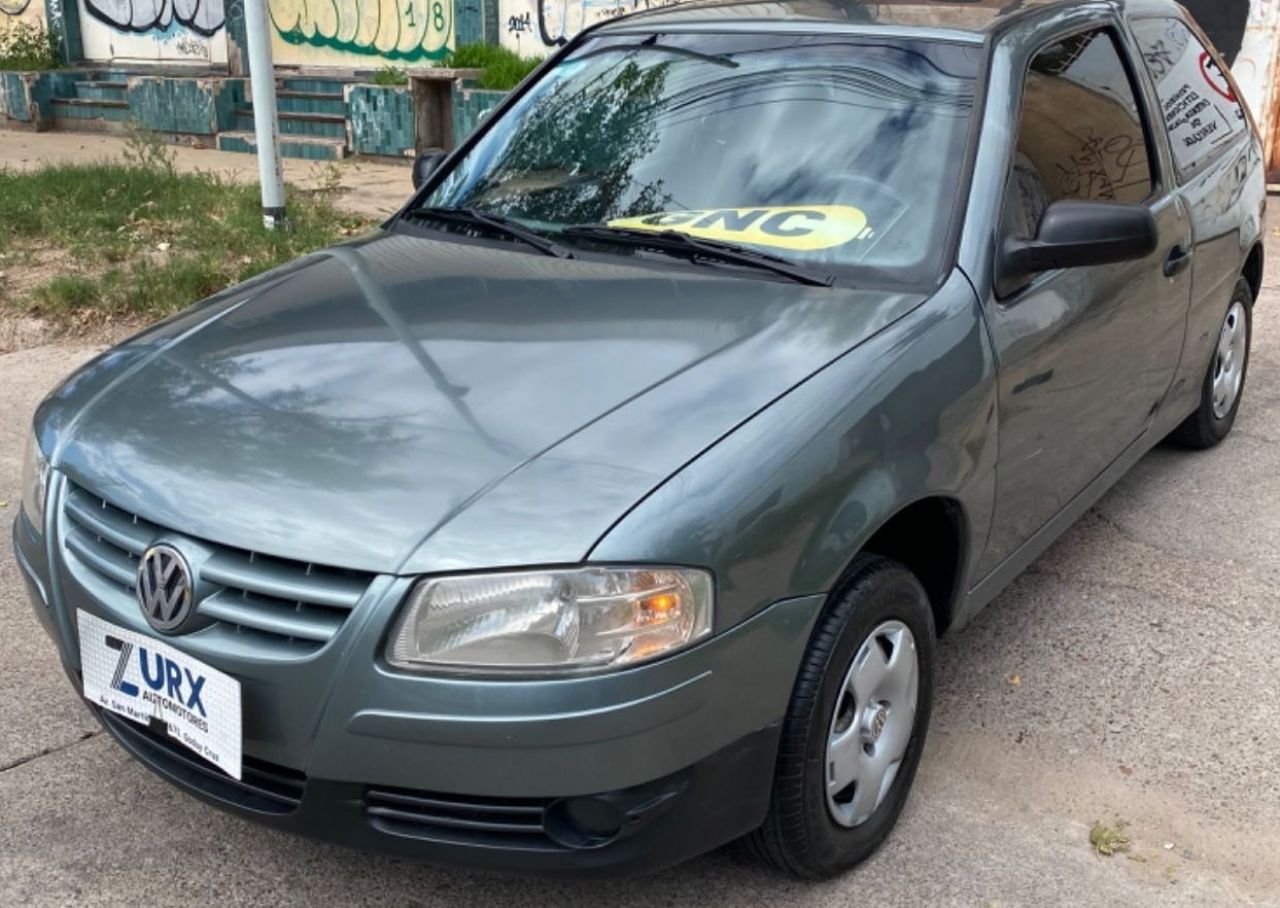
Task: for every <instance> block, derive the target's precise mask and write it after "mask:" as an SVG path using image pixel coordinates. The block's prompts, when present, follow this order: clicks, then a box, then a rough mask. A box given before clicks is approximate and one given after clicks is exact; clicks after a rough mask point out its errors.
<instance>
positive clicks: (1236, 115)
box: [1133, 19, 1249, 175]
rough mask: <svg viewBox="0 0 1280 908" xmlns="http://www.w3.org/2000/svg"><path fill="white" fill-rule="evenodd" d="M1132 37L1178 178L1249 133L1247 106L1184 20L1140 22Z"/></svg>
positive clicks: (1134, 28)
mask: <svg viewBox="0 0 1280 908" xmlns="http://www.w3.org/2000/svg"><path fill="white" fill-rule="evenodd" d="M1133 33H1134V35H1135V36H1136V37H1137V39H1138V47H1139V48H1140V49H1141V51H1142V58H1143V60H1144V61H1146V65H1147V69H1149V70H1150V71H1151V77H1152V79H1153V80H1154V81H1155V83H1156V94H1157V95H1158V96H1159V98H1160V107H1161V112H1162V114H1163V116H1164V125H1165V129H1167V130H1168V131H1169V142H1170V144H1172V146H1173V160H1174V163H1175V164H1177V166H1178V172H1179V173H1181V174H1184V175H1185V174H1187V173H1189V172H1191V171H1193V170H1195V169H1196V168H1197V167H1199V166H1200V165H1201V164H1203V163H1204V162H1205V161H1206V160H1207V159H1208V158H1209V157H1210V156H1211V155H1212V154H1213V153H1214V151H1216V150H1217V149H1218V147H1219V146H1221V145H1224V144H1226V143H1228V142H1230V141H1231V140H1232V139H1233V138H1234V137H1235V136H1238V135H1239V134H1240V133H1242V132H1244V131H1245V130H1246V129H1248V123H1249V120H1248V117H1247V116H1246V114H1245V111H1244V105H1243V104H1241V103H1240V99H1239V98H1238V97H1236V91H1235V88H1234V87H1233V86H1232V84H1231V80H1230V79H1228V78H1227V75H1226V73H1224V72H1223V71H1222V70H1221V69H1220V68H1219V67H1218V63H1217V60H1215V59H1214V56H1213V54H1211V53H1209V50H1208V48H1206V47H1205V46H1204V45H1203V44H1201V43H1200V39H1199V38H1197V37H1196V36H1195V33H1194V32H1192V31H1191V29H1189V28H1187V25H1186V23H1184V22H1183V21H1182V20H1180V19H1139V20H1138V21H1136V22H1134V23H1133Z"/></svg>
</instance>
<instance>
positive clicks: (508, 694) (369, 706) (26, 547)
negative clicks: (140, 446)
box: [14, 476, 821, 875]
mask: <svg viewBox="0 0 1280 908" xmlns="http://www.w3.org/2000/svg"><path fill="white" fill-rule="evenodd" d="M66 485H67V484H66V482H65V480H64V479H62V478H61V477H57V476H55V479H54V481H53V483H52V484H51V487H50V498H51V502H50V505H49V518H48V526H47V527H46V528H45V529H46V532H45V533H44V534H39V533H37V532H36V531H35V530H34V528H31V527H29V525H27V526H24V525H23V523H24V521H23V518H22V517H21V516H20V517H19V521H18V523H17V524H15V526H14V545H15V549H16V550H17V554H18V562H19V565H20V566H21V568H22V572H23V574H24V577H25V578H26V579H27V581H28V586H29V588H30V591H31V594H32V596H31V598H32V605H33V608H34V609H35V610H36V613H37V615H38V617H39V618H40V620H41V623H42V624H43V625H44V626H45V628H46V630H47V631H48V632H49V633H50V635H51V637H52V638H53V639H54V640H55V642H56V643H57V645H58V649H59V652H60V655H61V657H62V661H63V665H64V668H65V669H66V671H67V673H68V675H69V676H70V677H71V679H72V682H73V684H75V685H76V686H77V690H78V689H79V685H80V682H79V643H78V639H77V637H76V618H75V616H76V610H77V609H83V610H85V611H87V612H90V613H92V614H95V615H98V616H99V617H101V618H103V619H105V620H107V621H110V622H113V623H115V624H117V625H119V626H122V627H126V628H129V629H130V630H134V631H136V632H139V633H144V634H151V635H154V632H153V631H151V630H150V629H149V627H148V626H147V625H146V623H145V621H144V619H143V618H142V615H141V613H140V612H139V611H138V609H137V608H136V606H135V605H133V602H132V596H124V595H122V594H121V592H120V590H119V588H115V589H112V588H111V587H110V586H109V585H107V586H104V585H103V584H102V583H101V582H100V580H101V578H99V577H98V576H97V575H95V574H94V573H93V572H92V571H88V570H85V567H84V565H83V564H81V563H80V562H79V561H78V560H77V558H76V557H75V556H74V554H68V551H67V549H66V545H65V540H66V535H67V532H68V527H67V526H66V525H65V520H64V519H63V516H62V513H61V508H60V504H59V502H60V501H61V499H62V497H63V496H64V495H65V493H66ZM173 537H174V534H172V533H170V534H168V536H167V538H173ZM46 539H47V540H49V542H48V543H46V542H45V540H46ZM412 582H413V578H402V577H392V576H383V577H377V578H374V579H373V581H372V582H371V583H370V584H369V587H368V590H367V591H366V593H365V594H364V595H363V597H362V598H361V600H360V602H359V603H358V604H357V605H356V606H355V608H354V609H353V610H352V612H351V614H350V616H349V618H347V619H346V620H345V622H344V623H343V625H342V626H341V628H340V630H338V632H337V633H336V634H335V635H334V637H333V638H332V639H331V640H329V641H328V642H327V643H325V644H324V645H323V646H322V647H320V648H319V649H316V650H313V651H308V652H307V653H306V654H304V655H297V654H286V655H282V654H281V653H280V652H278V651H276V650H272V649H270V648H267V649H263V648H255V645H254V643H253V641H252V640H248V641H247V642H244V641H241V640H240V639H239V638H231V637H228V636H227V635H225V634H223V635H219V634H217V633H209V632H203V631H202V632H198V633H195V634H189V635H185V636H176V637H167V638H166V642H167V643H169V644H170V645H172V646H175V647H177V648H179V649H182V650H184V651H186V652H188V653H190V654H191V655H192V656H194V657H195V658H197V659H200V660H202V661H204V662H206V663H208V664H210V665H212V666H214V667H215V668H218V669H220V670H221V671H224V672H226V673H228V674H231V675H233V676H234V677H236V678H238V679H239V680H240V683H241V690H242V701H243V702H242V711H243V727H244V739H243V750H244V754H245V773H244V776H245V777H244V780H243V781H242V782H236V781H235V780H233V779H231V778H230V777H228V776H225V775H223V774H222V773H221V772H219V771H218V770H216V769H214V768H213V767H211V766H210V765H209V764H206V763H204V762H203V761H201V760H199V759H197V758H195V757H193V756H191V755H189V754H188V753H187V752H186V751H185V750H183V749H182V748H180V747H176V746H175V745H173V744H172V743H171V742H170V741H169V740H168V739H167V737H166V736H165V735H164V734H163V733H162V732H161V733H156V732H154V731H150V730H148V729H145V728H143V727H141V726H138V725H135V724H133V723H130V722H129V721H128V720H125V719H123V718H120V717H117V716H115V715H113V714H102V713H98V717H99V720H100V721H101V722H102V723H103V725H104V726H105V727H106V728H107V730H108V731H109V732H110V733H111V734H112V736H113V737H114V738H115V739H116V740H117V741H119V742H120V743H121V744H122V745H123V746H124V747H125V749H126V750H128V751H129V752H130V753H131V754H132V755H133V756H134V757H136V758H137V759H138V760H140V761H141V762H142V763H144V764H146V765H147V766H148V767H150V768H151V769H152V770H154V771H155V772H157V773H158V774H160V775H162V776H164V777H165V778H167V779H168V780H169V781H171V782H173V783H174V784H176V785H178V786H179V787H181V788H183V789H185V790H187V791H189V792H190V793H192V794H194V795H196V796H197V797H200V798H201V799H203V800H205V801H207V802H209V803H211V804H214V805H215V806H218V807H220V808H223V809H226V810H230V811H233V812H236V813H238V814H241V815H244V816H247V817H250V818H252V819H255V820H258V821H261V822H264V823H267V824H269V825H272V826H276V827H279V828H283V829H287V830H289V831H292V832H296V833H299V834H302V835H306V836H309V837H313V838H318V839H323V840H327V841H331V842H336V843H339V844H343V845H349V846H353V847H357V848H362V849H367V850H374V851H380V852H387V853H392V854H396V855H401V856H406V857H413V858H419V859H425V860H430V861H437V862H444V863H458V864H467V865H473V866H482V867H490V868H498V869H505V870H511V871H516V872H522V873H551V874H557V873H565V874H573V875H584V874H586V875H589V874H593V873H596V874H627V873H637V872H646V871H650V870H655V869H658V868H660V867H663V866H667V865H669V864H672V863H676V862H678V861H680V860H683V859H685V858H688V857H692V856H694V855H696V854H698V853H701V852H703V851H706V850H708V849H710V848H714V847H716V846H718V845H720V844H723V843H724V842H726V841H729V840H731V839H733V838H735V837H737V836H739V835H741V834H743V833H745V832H747V831H749V830H750V829H752V828H754V827H755V826H757V825H759V823H760V822H762V821H763V819H764V815H765V812H766V810H767V807H768V800H769V794H770V789H771V782H772V773H773V767H774V762H775V757H776V753H777V742H778V734H779V728H780V724H781V719H782V716H783V715H784V713H785V710H786V704H787V700H788V698H789V696H790V693H791V688H792V685H793V683H794V679H795V671H796V668H797V666H798V665H799V662H800V658H801V655H802V653H803V650H804V647H805V644H806V643H807V640H808V635H809V631H810V629H811V627H812V623H813V621H814V620H815V619H816V616H817V614H818V612H819V610H820V608H821V597H806V598H802V599H793V600H787V601H785V602H780V603H776V604H775V605H773V606H771V607H769V608H767V609H765V610H764V611H762V612H761V613H760V614H758V615H756V616H755V617H753V618H752V619H750V620H748V621H746V622H744V623H743V624H741V625H739V626H737V627H735V628H732V629H730V630H728V631H726V632H723V633H721V634H718V635H717V636H715V637H713V638H711V639H709V640H707V641H705V642H704V643H702V644H700V645H699V646H697V647H695V648H694V649H691V650H689V651H687V652H684V653H680V654H678V655H676V656H673V657H671V658H669V659H665V660H661V661H659V662H657V663H654V664H651V665H646V666H641V667H638V668H634V669H630V670H627V671H622V672H617V673H612V674H607V675H600V676H595V677H584V678H569V679H558V680H538V681H519V682H511V681H492V680H487V681H480V680H467V679H460V678H457V677H430V676H416V675H407V674H401V673H398V672H394V671H391V670H390V669H389V668H387V667H386V666H385V664H384V663H383V662H382V660H381V652H382V648H383V642H384V639H385V632H386V628H387V627H389V625H390V623H391V620H392V617H393V616H394V614H395V612H396V610H397V609H398V607H399V604H400V603H401V602H402V601H403V598H404V595H405V593H406V592H407V591H408V589H409V587H410V586H411V584H412Z"/></svg>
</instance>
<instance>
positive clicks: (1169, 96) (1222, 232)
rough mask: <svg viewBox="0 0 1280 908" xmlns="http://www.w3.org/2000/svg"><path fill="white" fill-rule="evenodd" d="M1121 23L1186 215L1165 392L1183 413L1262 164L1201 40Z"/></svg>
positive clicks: (1158, 25)
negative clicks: (1171, 367)
mask: <svg viewBox="0 0 1280 908" xmlns="http://www.w3.org/2000/svg"><path fill="white" fill-rule="evenodd" d="M1130 27H1131V29H1132V31H1133V34H1134V37H1135V38H1136V39H1137V46H1138V50H1139V53H1140V54H1141V56H1142V59H1143V61H1144V65H1145V66H1146V68H1147V70H1148V72H1149V73H1150V74H1151V80H1152V82H1153V83H1154V86H1155V94H1156V98H1157V100H1158V102H1159V105H1160V112H1161V116H1162V117H1163V119H1164V124H1165V129H1166V130H1167V132H1168V135H1169V141H1170V145H1171V147H1172V156H1173V169H1174V171H1175V172H1176V174H1177V177H1178V180H1179V182H1180V184H1181V188H1180V190H1179V191H1180V193H1181V195H1182V197H1183V199H1184V200H1185V203H1186V205H1187V209H1188V210H1189V211H1190V213H1191V221H1192V228H1193V236H1194V251H1195V262H1194V266H1193V268H1192V281H1191V309H1190V316H1189V318H1188V322H1187V341H1186V348H1185V350H1184V352H1183V363H1182V369H1181V370H1180V372H1179V376H1178V383H1177V386H1176V388H1175V393H1176V394H1177V395H1178V398H1179V402H1182V401H1185V403H1181V405H1182V406H1183V407H1184V408H1185V409H1190V407H1191V406H1192V405H1193V403H1194V401H1195V400H1196V399H1197V398H1198V395H1199V393H1200V383H1201V381H1202V380H1203V377H1204V372H1205V369H1206V368H1207V367H1208V361H1209V357H1210V355H1211V354H1212V352H1213V351H1214V350H1215V349H1216V343H1217V339H1218V331H1219V328H1220V327H1221V325H1222V319H1223V316H1224V315H1225V313H1226V311H1227V306H1228V303H1229V302H1230V300H1231V294H1232V292H1233V290H1234V289H1235V284H1236V281H1237V280H1238V279H1239V278H1240V274H1241V271H1242V267H1243V264H1244V260H1245V257H1246V256H1247V254H1248V252H1249V249H1250V246H1251V244H1252V242H1253V240H1254V238H1255V237H1256V236H1257V235H1258V231H1259V230H1260V229H1261V224H1260V223H1259V221H1260V220H1261V213H1260V206H1261V202H1262V200H1263V199H1264V198H1265V196H1264V195H1263V193H1264V192H1265V187H1264V185H1263V181H1262V178H1261V176H1260V174H1261V170H1262V160H1261V155H1260V149H1259V146H1258V144H1257V141H1256V139H1255V138H1254V136H1253V130H1252V128H1251V124H1250V122H1249V115H1248V113H1247V112H1246V111H1245V107H1244V104H1243V103H1241V101H1240V98H1239V96H1238V89H1237V87H1236V85H1235V84H1234V82H1233V81H1232V79H1231V77H1230V74H1229V72H1228V71H1227V69H1226V67H1225V64H1223V63H1222V62H1221V59H1220V58H1219V57H1218V56H1217V55H1215V54H1214V53H1212V52H1211V51H1210V49H1209V47H1208V45H1207V44H1206V43H1205V41H1204V39H1203V38H1202V36H1201V35H1200V34H1198V33H1197V31H1196V30H1195V29H1193V28H1192V27H1190V26H1189V25H1188V24H1187V23H1186V22H1184V21H1183V20H1182V19H1178V18H1174V17H1156V18H1139V19H1135V20H1134V21H1133V22H1131V23H1130Z"/></svg>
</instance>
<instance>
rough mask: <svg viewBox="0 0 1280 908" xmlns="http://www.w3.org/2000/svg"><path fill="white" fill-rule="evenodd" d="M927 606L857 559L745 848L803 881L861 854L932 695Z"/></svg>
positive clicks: (823, 630)
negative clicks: (764, 810)
mask: <svg viewBox="0 0 1280 908" xmlns="http://www.w3.org/2000/svg"><path fill="white" fill-rule="evenodd" d="M934 653H935V639H934V622H933V610H932V609H931V608H930V606H929V598H928V596H927V595H926V593H925V591H924V589H923V587H921V585H920V582H919V581H918V580H917V579H916V578H915V576H914V575H912V574H911V572H910V571H908V570H907V569H906V568H904V567H902V566H901V565H900V564H898V563H897V562H894V561H890V560H889V559H887V558H880V557H878V556H874V555H860V556H859V557H858V558H857V559H856V560H855V562H854V564H853V566H852V568H851V569H850V572H849V575H848V579H847V580H846V582H845V584H844V585H843V587H842V588H841V591H840V592H839V593H838V594H837V596H836V598H835V599H834V600H833V602H832V604H831V605H830V606H829V607H828V609H827V611H826V612H825V613H824V614H823V615H822V617H821V618H820V619H819V620H818V625H817V627H816V629H815V630H814V633H813V637H812V639H811V640H810V643H809V649H808V650H807V651H806V653H805V658H804V662H803V663H802V665H801V667H800V673H799V676H798V678H797V680H796V685H795V689H794V691H793V693H792V696H791V703H790V706H789V707H788V711H787V716H786V719H785V720H784V722H783V729H782V742H781V746H780V748H779V754H778V765H777V769H776V772H775V776H774V785H773V797H772V800H771V802H770V807H769V814H768V816H767V817H766V819H765V822H764V825H763V826H761V827H760V829H758V830H756V831H755V832H753V833H751V834H750V835H748V836H747V837H746V839H745V840H744V842H743V844H744V845H745V847H746V849H747V850H748V851H749V852H750V853H752V854H753V855H754V856H755V857H757V858H759V859H761V860H763V861H765V862H766V863H769V864H772V865H774V866H775V867H777V868H779V869H781V870H783V871H785V872H787V873H790V874H792V875H794V876H797V877H801V878H804V879H823V878H826V877H830V876H834V875H835V874H838V873H841V872H843V871H845V870H848V869H849V868H851V867H853V866H854V865H856V864H858V863H860V862H861V861H863V860H865V859H866V858H867V857H869V856H870V855H871V854H872V852H874V851H875V850H876V849H877V848H878V847H879V846H880V844H881V842H883V841H884V839H885V837H886V836H888V834H889V831H890V830H891V829H892V828H893V826H894V824H895V823H896V822H897V819H898V814H899V813H900V812H901V811H902V807H903V804H905V803H906V799H907V794H908V792H909V791H910V789H911V783H912V780H913V779H914V778H915V773H916V767H917V766H918V765H919V763H920V753H921V750H922V748H923V746H924V738H925V731H926V730H927V728H928V726H929V710H930V706H931V704H932V700H933V663H934Z"/></svg>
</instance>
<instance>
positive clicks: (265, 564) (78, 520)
mask: <svg viewBox="0 0 1280 908" xmlns="http://www.w3.org/2000/svg"><path fill="white" fill-rule="evenodd" d="M63 513H64V514H65V515H66V518H67V532H66V535H65V547H66V551H67V553H68V555H69V556H70V557H71V558H74V559H75V561H76V562H77V563H78V564H79V565H81V566H83V567H85V568H87V569H88V570H90V571H92V572H93V573H94V574H95V575H96V576H97V577H99V578H101V579H102V580H104V581H106V583H107V584H108V585H109V586H110V587H111V588H112V589H115V590H120V591H123V592H124V593H127V594H128V595H129V597H130V598H131V597H132V595H133V590H134V586H135V584H136V582H137V569H138V559H139V557H140V556H141V555H142V553H143V552H145V551H146V550H147V547H148V546H149V545H151V544H152V543H153V542H155V541H156V540H157V539H159V538H161V537H162V536H165V535H166V534H167V532H168V531H167V530H165V528H163V527H160V526H157V525H156V524H153V523H150V522H148V521H146V520H144V519H142V518H141V517H139V516H138V515H136V514H131V513H129V512H128V511H125V510H122V509H121V508H118V507H116V506H115V505H113V504H111V503H110V502H108V501H107V500H105V499H103V498H101V497H100V496H98V495H95V494H93V493H92V492H90V491H88V490H87V489H84V488H81V487H80V486H77V485H74V484H72V483H70V482H68V483H67V492H66V496H65V499H64V502H63ZM199 545H200V546H201V547H202V548H205V549H209V550H212V553H213V554H211V555H210V556H209V557H208V558H207V559H205V560H203V561H201V562H200V563H199V564H198V566H197V567H196V570H197V571H198V573H199V578H198V579H199V580H200V581H203V582H204V584H206V585H207V587H208V589H210V590H211V592H209V593H208V594H207V595H205V596H204V598H202V599H201V600H200V602H199V604H198V605H197V607H196V610H197V612H199V614H201V615H203V616H205V617H206V618H210V619H213V620H214V621H215V622H217V624H218V625H220V626H222V628H223V629H225V630H227V631H229V632H232V633H235V634H243V635H250V636H253V637H255V638H256V639H257V640H258V641H259V642H261V643H264V644H266V645H268V646H271V645H275V646H278V647H281V648H283V649H284V650H285V651H287V652H289V653H291V654H292V653H306V652H310V651H313V650H316V649H319V648H320V647H322V646H324V644H325V643H327V642H328V641H329V640H331V639H332V638H333V636H334V635H335V634H336V633H337V632H338V629H339V628H341V627H342V624H343V622H344V621H345V620H346V618H347V616H348V615H349V614H350V612H351V610H352V609H353V608H355V606H356V603H358V602H359V601H360V597H361V596H363V595H364V593H365V590H366V589H368V587H369V583H370V582H371V580H372V579H373V578H372V576H371V575H369V574H362V573H359V572H356V571H346V570H342V569H339V568H329V567H322V566H320V565H315V564H309V563H306V562H300V561H287V560H284V559H279V558H271V557H268V556H264V555H260V554H257V553H255V552H249V551H245V550H242V549H235V548H230V547H228V546H222V545H216V544H213V543H209V542H200V543H199Z"/></svg>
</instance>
